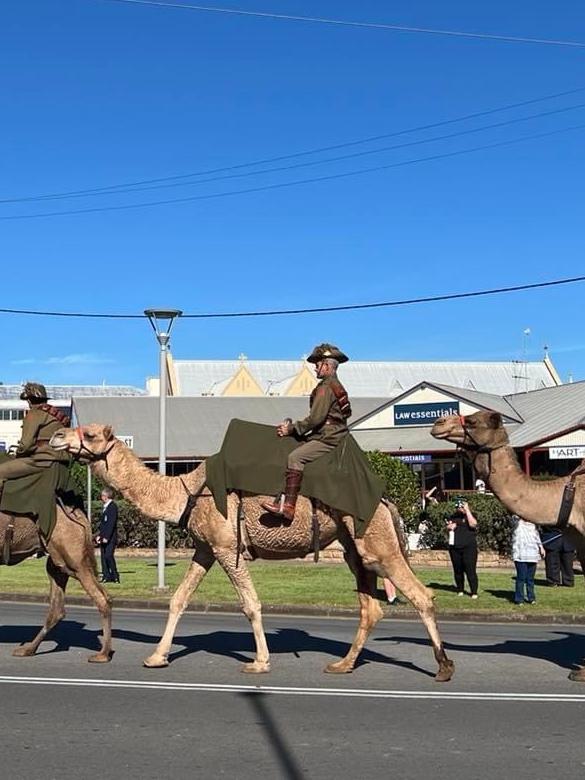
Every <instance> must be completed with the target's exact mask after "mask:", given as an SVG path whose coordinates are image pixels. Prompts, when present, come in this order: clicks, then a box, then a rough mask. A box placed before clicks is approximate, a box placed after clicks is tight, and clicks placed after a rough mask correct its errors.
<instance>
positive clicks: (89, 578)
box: [75, 560, 112, 664]
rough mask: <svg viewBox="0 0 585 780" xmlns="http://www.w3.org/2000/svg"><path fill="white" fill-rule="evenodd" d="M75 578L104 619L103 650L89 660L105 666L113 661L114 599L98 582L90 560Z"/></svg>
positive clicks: (81, 567)
mask: <svg viewBox="0 0 585 780" xmlns="http://www.w3.org/2000/svg"><path fill="white" fill-rule="evenodd" d="M75 578H76V579H77V580H78V581H79V584H80V585H81V587H82V588H83V589H84V591H85V592H86V593H87V595H88V596H89V597H90V599H91V600H92V601H93V603H94V604H95V606H96V607H97V609H98V612H99V613H100V615H101V618H102V637H101V643H102V649H101V650H100V652H99V653H95V655H90V656H89V658H88V659H87V660H88V661H89V662H90V663H92V664H104V663H108V661H111V660H112V599H111V597H110V596H109V594H108V592H107V590H106V589H105V588H104V587H103V586H102V585H101V583H99V582H98V579H97V576H96V572H95V569H94V567H93V564H92V562H91V561H90V560H87V562H84V563H83V564H81V565H80V566H79V568H77V569H76V571H75Z"/></svg>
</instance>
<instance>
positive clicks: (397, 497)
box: [366, 450, 421, 533]
mask: <svg viewBox="0 0 585 780" xmlns="http://www.w3.org/2000/svg"><path fill="white" fill-rule="evenodd" d="M366 455H367V458H368V460H369V461H370V466H371V467H372V469H373V470H374V471H375V472H376V474H378V476H379V477H382V479H383V480H384V483H385V485H386V495H387V496H388V498H389V499H390V501H392V502H393V503H394V504H396V506H397V507H398V511H399V512H400V515H401V517H402V518H403V519H404V523H405V527H406V531H407V533H412V532H415V531H416V529H417V526H418V523H419V515H420V510H421V502H420V487H419V481H418V476H417V475H416V474H415V473H414V471H412V469H410V468H409V467H408V466H407V465H406V463H403V462H402V461H401V460H398V458H392V457H391V456H390V455H386V454H385V453H383V452H379V451H378V450H376V451H375V452H367V453H366Z"/></svg>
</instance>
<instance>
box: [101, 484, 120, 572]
mask: <svg viewBox="0 0 585 780" xmlns="http://www.w3.org/2000/svg"><path fill="white" fill-rule="evenodd" d="M113 496H114V491H113V490H112V488H110V487H105V488H104V489H103V490H102V492H101V495H100V500H101V501H102V502H103V505H104V509H103V512H102V519H101V522H100V527H99V530H98V535H97V538H96V541H97V542H99V545H100V553H101V560H102V578H101V579H102V582H120V575H119V574H118V568H117V566H116V560H115V558H114V551H115V550H116V545H117V543H118V506H117V504H116V503H115V501H112V498H113Z"/></svg>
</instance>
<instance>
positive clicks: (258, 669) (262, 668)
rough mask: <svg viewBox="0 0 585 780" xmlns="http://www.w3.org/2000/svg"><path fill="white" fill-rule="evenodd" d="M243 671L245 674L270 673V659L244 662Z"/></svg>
mask: <svg viewBox="0 0 585 780" xmlns="http://www.w3.org/2000/svg"><path fill="white" fill-rule="evenodd" d="M241 671H242V672H243V673H244V674H268V672H269V671H270V664H269V663H268V661H266V662H265V663H260V662H259V661H252V662H251V663H249V664H244V665H243V666H242V669H241Z"/></svg>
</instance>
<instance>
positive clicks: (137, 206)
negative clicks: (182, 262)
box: [0, 124, 585, 221]
mask: <svg viewBox="0 0 585 780" xmlns="http://www.w3.org/2000/svg"><path fill="white" fill-rule="evenodd" d="M584 128H585V124H578V125H572V126H570V127H562V128H559V129H557V130H549V131H547V132H543V133H532V134H530V135H525V136H521V137H519V138H512V139H509V140H506V141H497V142H494V143H490V144H482V145H481V146H473V147H470V148H468V149H458V150H455V151H453V152H443V153H442V154H433V155H429V156H428V157H418V158H416V159H414V160H402V161H400V162H395V163H388V164H386V165H375V166H372V167H370V168H360V169H358V170H355V171H345V172H342V173H331V174H327V175H325V176H314V177H312V178H308V179H295V180H294V181H288V182H278V183H276V184H263V185H260V186H258V187H247V188H246V189H242V190H227V191H224V192H215V193H209V194H207V195H189V196H187V197H184V198H167V199H165V200H154V201H146V202H144V203H126V204H123V205H118V206H94V207H91V208H84V209H68V210H66V211H44V212H40V213H38V214H12V215H6V216H0V221H13V220H23V219H40V218H43V217H65V216H74V215H77V214H97V213H103V212H108V211H128V210H130V209H141V208H152V207H155V206H169V205H174V204H178V203H191V202H195V201H203V200H217V199H219V198H228V197H235V196H237V195H249V194H252V193H256V192H266V191H268V190H278V189H284V188H288V187H298V186H301V185H303V184H316V183H318V182H323V181H333V180H335V179H346V178H349V177H352V176H363V175H365V174H368V173H374V172H377V171H387V170H391V169H392V168H403V167H405V166H408V165H416V164H420V163H425V162H434V161H437V160H444V159H447V158H450V157H458V156H460V155H462V154H473V153H475V152H480V151H487V150H490V149H497V148H500V147H503V146H512V145H513V144H518V143H525V142H526V141H533V140H537V139H540V138H548V137H550V136H553V135H558V134H560V133H568V132H572V131H574V130H582V129H584Z"/></svg>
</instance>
